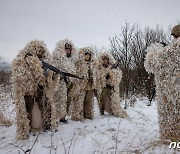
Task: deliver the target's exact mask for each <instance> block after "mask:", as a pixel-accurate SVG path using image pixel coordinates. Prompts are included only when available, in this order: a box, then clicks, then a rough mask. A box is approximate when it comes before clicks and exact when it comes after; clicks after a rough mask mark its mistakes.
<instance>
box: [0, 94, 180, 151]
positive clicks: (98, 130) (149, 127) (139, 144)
mask: <svg viewBox="0 0 180 154" xmlns="http://www.w3.org/2000/svg"><path fill="white" fill-rule="evenodd" d="M0 99H1V100H0V101H1V102H0V103H1V104H0V105H1V110H0V111H1V112H3V113H4V114H5V115H6V116H8V117H9V118H12V119H13V118H14V116H15V113H14V104H13V103H12V102H13V101H12V99H11V97H10V93H9V94H8V93H7V92H1V96H0ZM123 103H124V102H122V106H123ZM156 103H157V102H156V101H153V102H152V106H147V100H146V99H145V98H141V99H137V102H136V103H135V106H134V107H128V109H127V110H126V111H127V113H128V115H129V118H128V119H121V118H115V117H113V116H110V115H108V114H105V115H104V116H100V115H99V111H98V107H97V104H96V103H95V109H94V110H95V115H94V120H85V121H84V122H75V121H71V120H70V117H69V119H68V122H69V123H68V124H62V123H60V124H59V126H58V132H56V133H53V132H41V133H37V134H31V135H30V138H29V140H26V141H17V140H16V126H15V124H13V125H12V126H10V127H5V126H0V154H5V153H9V154H19V153H25V152H26V153H32V154H49V153H51V154H55V153H56V154H93V153H94V154H99V153H101V154H114V153H116V154H126V153H129V154H133V153H134V154H141V153H143V154H144V153H147V154H171V153H180V151H178V150H177V149H176V150H173V149H169V145H163V144H162V143H161V142H160V141H159V139H158V135H159V134H158V129H159V128H158V118H157V116H158V115H157V107H156ZM2 106H3V109H2Z"/></svg>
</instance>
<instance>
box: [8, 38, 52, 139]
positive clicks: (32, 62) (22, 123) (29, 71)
mask: <svg viewBox="0 0 180 154" xmlns="http://www.w3.org/2000/svg"><path fill="white" fill-rule="evenodd" d="M37 55H38V56H39V57H41V58H42V59H43V60H45V61H48V58H49V52H48V50H47V48H46V45H45V44H44V43H43V42H42V41H38V40H33V41H31V42H29V43H28V44H27V45H26V46H25V48H24V49H23V50H21V51H20V52H19V54H18V55H17V57H16V58H15V59H14V61H13V62H12V80H13V90H14V100H15V103H16V115H17V116H16V117H17V138H18V139H27V137H28V134H29V130H30V124H29V122H30V121H29V119H28V117H27V112H26V104H25V100H24V96H25V95H28V96H36V94H37V88H38V85H42V86H44V88H45V90H44V91H45V93H46V95H47V97H48V100H49V103H51V104H52V102H51V101H52V93H51V85H52V81H51V75H50V73H49V75H47V79H46V77H45V75H44V70H43V69H42V62H41V61H40V59H39V57H38V56H37ZM46 81H47V84H46V83H45V82H46ZM52 107H53V106H52ZM52 112H53V109H52ZM51 118H52V121H51V122H52V123H51V124H52V127H55V121H54V119H53V114H52V116H51Z"/></svg>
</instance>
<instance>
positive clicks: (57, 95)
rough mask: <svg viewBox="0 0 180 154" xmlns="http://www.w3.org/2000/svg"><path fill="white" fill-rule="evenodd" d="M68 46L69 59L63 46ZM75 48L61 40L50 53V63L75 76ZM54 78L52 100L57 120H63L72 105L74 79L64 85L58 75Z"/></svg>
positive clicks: (67, 41)
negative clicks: (69, 49)
mask: <svg viewBox="0 0 180 154" xmlns="http://www.w3.org/2000/svg"><path fill="white" fill-rule="evenodd" d="M66 43H67V44H69V45H71V47H72V50H71V54H72V55H71V57H69V58H68V57H67V56H66V51H65V44H66ZM75 52H76V50H75V47H74V45H73V43H72V42H71V41H70V40H67V39H65V40H62V41H59V42H58V43H57V44H56V48H55V50H54V51H53V53H52V57H51V61H52V64H53V65H54V66H55V67H57V68H58V69H59V70H61V71H65V72H68V73H71V74H76V68H75V64H74V59H75V54H76V53H75ZM53 78H54V82H53V84H54V95H53V100H54V102H55V104H56V109H57V110H56V111H57V120H61V119H63V118H65V116H66V115H67V112H68V110H69V108H70V105H71V104H72V95H73V92H75V91H72V87H73V83H74V80H75V79H74V78H71V77H70V78H68V84H66V83H65V81H64V79H63V77H62V76H60V75H55V74H54V75H53Z"/></svg>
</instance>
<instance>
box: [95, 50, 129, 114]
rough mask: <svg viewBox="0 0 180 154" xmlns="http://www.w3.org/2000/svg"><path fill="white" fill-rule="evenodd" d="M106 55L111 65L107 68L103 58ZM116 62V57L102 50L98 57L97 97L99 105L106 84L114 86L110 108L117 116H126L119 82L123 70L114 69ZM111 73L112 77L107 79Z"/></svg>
mask: <svg viewBox="0 0 180 154" xmlns="http://www.w3.org/2000/svg"><path fill="white" fill-rule="evenodd" d="M104 57H106V58H108V59H109V65H108V67H107V68H105V67H104V66H103V58H104ZM114 63H115V60H114V58H113V57H112V56H111V54H110V53H108V52H102V53H101V54H100V55H99V57H98V65H97V67H96V83H95V85H96V89H97V98H98V103H99V105H100V104H101V103H102V102H101V94H102V91H103V89H104V88H105V87H106V85H110V86H112V87H113V90H112V93H111V96H110V97H111V98H110V100H111V104H110V110H111V112H112V113H110V114H113V115H114V116H116V117H126V116H127V114H126V112H125V111H123V109H122V107H121V106H120V97H119V84H120V82H121V78H122V71H121V70H119V69H112V66H113V64H114ZM107 74H109V76H110V78H109V79H108V80H106V76H107Z"/></svg>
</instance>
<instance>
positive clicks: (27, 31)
mask: <svg viewBox="0 0 180 154" xmlns="http://www.w3.org/2000/svg"><path fill="white" fill-rule="evenodd" d="M125 21H127V22H129V23H130V24H134V23H139V25H140V27H142V28H143V27H145V26H150V27H155V25H157V24H159V25H161V26H162V27H163V28H164V29H168V27H169V25H174V24H177V22H178V21H180V0H0V56H1V57H3V58H4V59H5V60H7V61H9V62H11V61H12V60H13V59H14V58H15V56H16V55H17V53H18V51H19V50H20V49H23V48H24V46H25V45H26V43H27V42H29V41H30V40H33V39H39V40H43V41H44V42H45V43H46V44H47V47H48V49H49V50H50V51H52V50H53V49H54V48H55V45H56V42H57V41H59V40H62V39H64V38H68V39H70V40H72V41H73V42H74V44H75V45H76V46H77V47H84V46H88V45H93V46H97V47H98V48H101V47H105V48H107V47H108V44H109V41H108V38H109V37H111V36H114V35H115V33H116V34H119V33H120V30H121V26H124V25H125Z"/></svg>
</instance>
